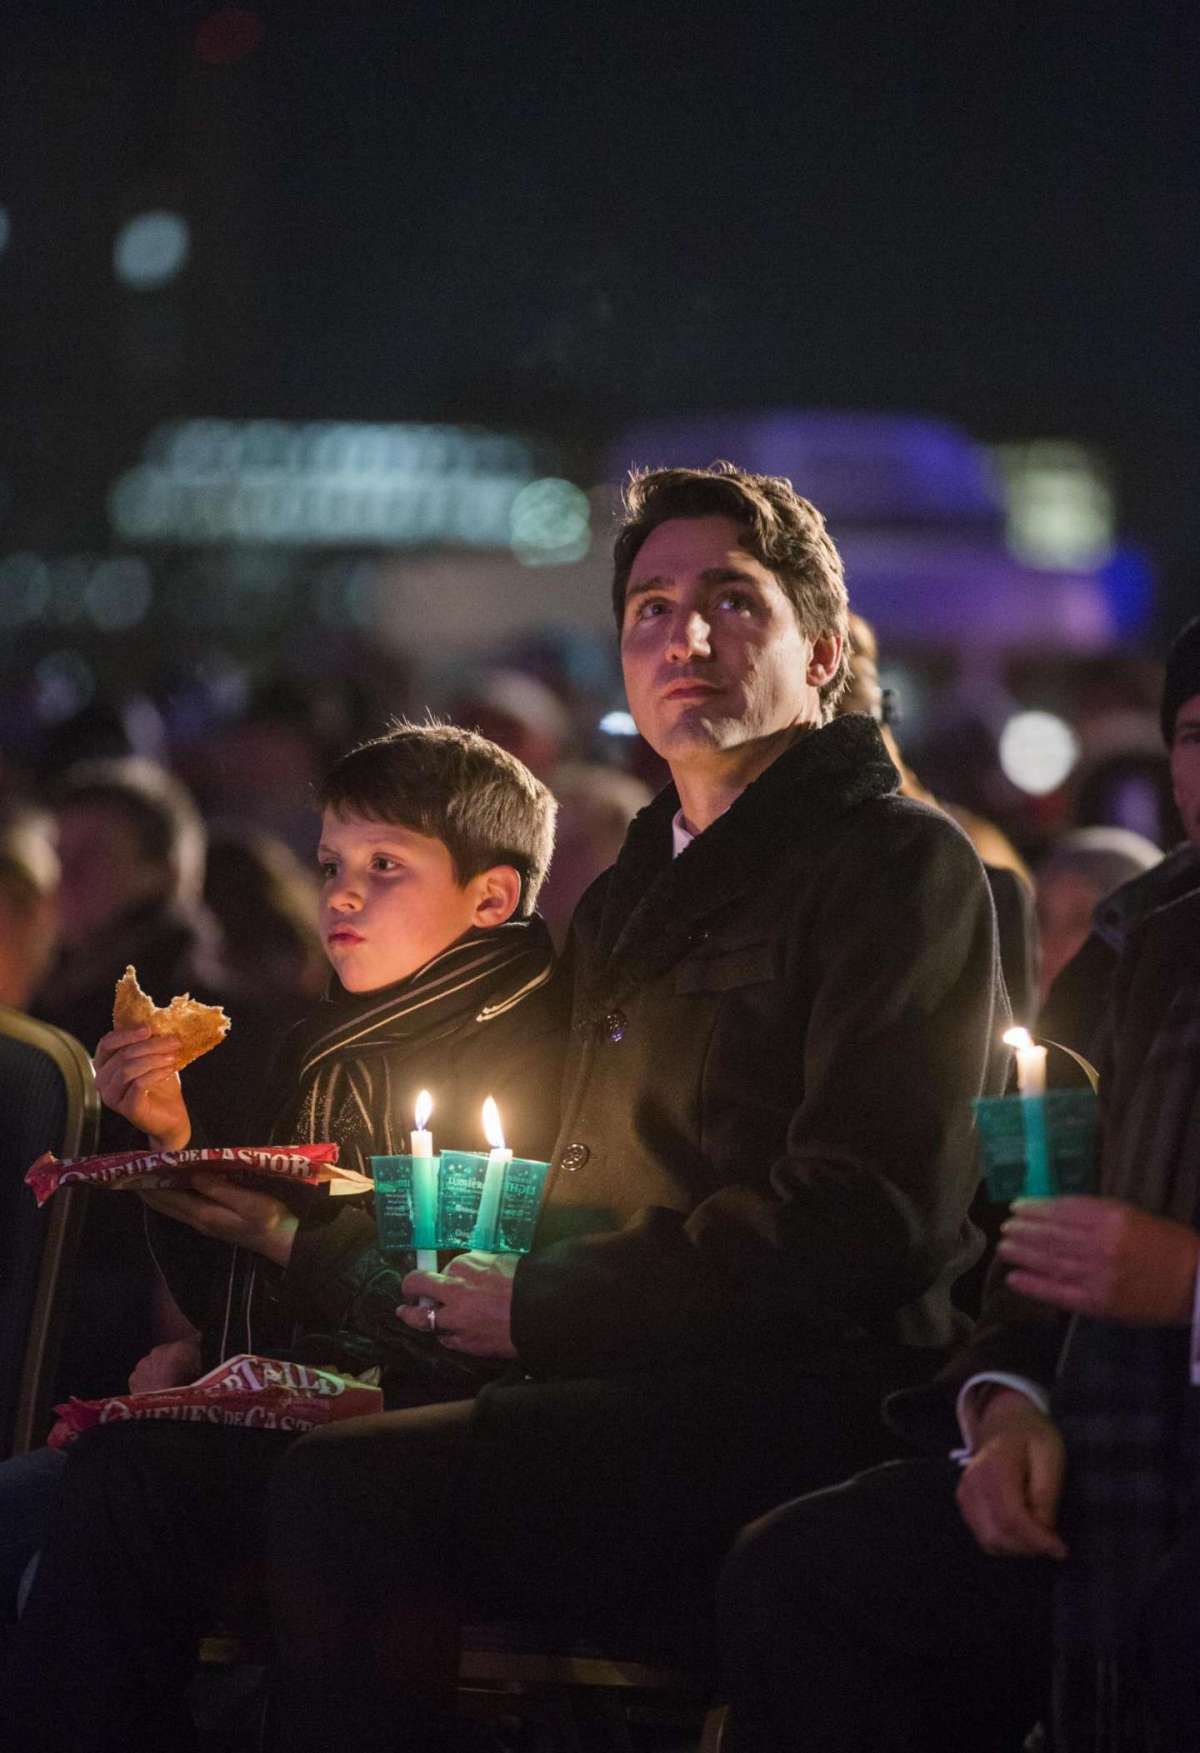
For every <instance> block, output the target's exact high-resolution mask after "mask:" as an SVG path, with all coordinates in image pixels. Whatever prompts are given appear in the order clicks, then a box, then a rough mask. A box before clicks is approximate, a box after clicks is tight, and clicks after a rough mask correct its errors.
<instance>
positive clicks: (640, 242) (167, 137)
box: [0, 0, 1200, 618]
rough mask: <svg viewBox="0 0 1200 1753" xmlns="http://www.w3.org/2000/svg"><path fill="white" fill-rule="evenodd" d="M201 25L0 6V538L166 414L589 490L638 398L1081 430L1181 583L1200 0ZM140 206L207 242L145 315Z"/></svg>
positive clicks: (289, 19) (306, 14)
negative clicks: (11, 486) (492, 440)
mask: <svg viewBox="0 0 1200 1753" xmlns="http://www.w3.org/2000/svg"><path fill="white" fill-rule="evenodd" d="M212 11H213V8H211V7H206V6H203V5H186V6H185V5H160V6H151V7H147V6H145V5H139V6H137V7H122V6H106V5H104V4H103V0H94V3H93V4H90V5H88V6H86V7H80V6H76V7H55V6H53V5H47V6H44V7H40V8H33V7H29V8H27V9H25V10H24V11H23V10H22V9H21V8H19V7H17V8H13V9H11V12H12V16H13V18H14V19H16V18H17V17H18V15H20V22H19V23H18V24H17V25H16V26H15V27H14V28H13V29H12V30H11V32H10V36H9V46H8V53H7V55H6V58H5V61H4V65H3V68H2V69H0V97H3V99H4V103H5V109H6V112H7V114H8V121H7V124H6V128H7V139H6V141H5V146H6V150H5V153H4V166H3V168H0V183H3V184H4V187H3V188H0V202H4V203H5V204H7V206H8V207H9V210H10V213H11V216H12V238H11V241H10V244H9V248H8V250H7V251H6V253H5V256H4V257H3V258H0V317H3V319H4V331H3V335H2V336H0V360H2V362H3V365H4V368H5V372H6V376H7V378H8V381H9V389H10V393H9V395H8V397H7V398H6V412H5V413H4V415H3V417H2V419H0V445H2V446H3V452H2V454H3V456H4V457H5V458H6V459H7V464H8V469H9V472H10V478H13V479H15V480H16V482H17V486H18V488H19V489H20V491H19V492H18V493H17V494H16V495H15V500H14V508H13V510H12V511H11V512H10V524H11V525H12V526H13V527H11V528H10V529H9V530H5V529H4V528H3V527H2V526H0V546H2V545H11V540H12V538H13V537H14V536H16V537H17V538H18V539H20V538H21V536H22V525H21V518H22V508H23V507H25V508H26V510H25V515H26V517H27V518H29V517H32V514H31V513H29V512H28V509H27V507H28V505H29V504H30V503H32V502H35V501H38V500H39V495H40V494H44V493H45V492H46V491H48V488H47V480H48V477H49V476H50V475H51V474H54V475H56V476H57V481H58V488H59V501H58V503H59V505H60V507H61V505H62V504H63V502H64V501H63V496H62V492H61V489H62V486H63V483H64V479H66V480H67V487H68V491H67V493H66V503H67V504H68V505H70V506H73V507H74V508H75V509H74V515H77V516H78V517H79V518H80V519H81V520H83V521H86V514H87V507H88V504H89V503H90V501H89V494H91V496H92V497H93V498H94V497H95V483H96V482H97V481H99V480H100V479H101V478H102V477H103V476H104V474H105V472H106V471H108V472H109V473H111V472H112V471H113V469H115V467H116V466H117V465H118V464H119V463H120V462H121V461H123V460H125V459H127V458H128V457H129V456H130V454H132V453H133V452H135V451H136V449H137V447H138V444H139V442H140V439H141V437H143V436H144V434H145V431H146V430H147V429H148V428H149V426H150V425H151V424H153V422H154V421H155V420H157V419H159V418H161V417H163V416H164V415H165V414H168V413H187V414H195V413H227V414H276V415H281V416H291V417H330V416H338V417H352V418H392V419H404V418H455V419H478V420H484V421H491V422H497V423H504V424H507V425H518V426H527V427H530V428H534V429H540V430H543V431H546V432H548V433H550V434H551V435H552V436H554V437H555V438H556V439H558V440H559V442H560V443H561V444H562V445H563V446H564V454H565V456H566V457H567V460H568V462H569V463H573V464H574V466H575V467H576V468H577V470H578V472H579V473H580V475H581V478H582V477H583V476H586V473H587V468H588V465H589V462H590V461H591V459H593V458H594V457H596V456H597V455H598V454H599V452H600V450H601V448H602V446H603V443H604V441H605V440H606V439H607V438H608V437H610V436H611V434H612V433H613V432H614V430H615V429H616V428H617V427H619V425H620V424H621V423H622V422H624V421H625V420H628V419H633V418H636V417H639V416H643V415H646V414H648V413H655V412H662V413H669V412H673V411H680V410H689V409H704V408H744V407H750V406H758V405H779V404H795V405H802V406H831V407H834V406H835V407H875V408H902V409H918V410H924V411H929V412H933V413H940V414H945V415H949V416H951V417H953V418H956V419H958V420H960V421H962V422H963V424H964V425H965V426H967V428H968V429H969V430H970V431H972V432H973V433H975V434H976V435H977V436H979V437H981V438H985V439H993V438H1003V437H1031V436H1039V435H1054V436H1073V437H1079V438H1082V439H1085V440H1089V441H1091V442H1093V443H1095V444H1097V445H1099V446H1100V447H1101V448H1102V449H1104V450H1105V451H1106V452H1107V453H1108V454H1109V455H1110V456H1111V457H1112V459H1113V461H1114V463H1115V465H1116V469H1117V479H1118V483H1119V486H1120V489H1121V495H1122V511H1123V519H1124V523H1125V526H1126V529H1127V531H1129V532H1130V533H1132V534H1133V535H1134V536H1135V537H1138V538H1140V539H1142V540H1143V541H1145V542H1146V543H1147V544H1148V545H1149V547H1150V548H1151V551H1152V552H1153V553H1154V555H1155V556H1156V558H1157V559H1158V560H1159V562H1160V564H1161V565H1162V566H1163V567H1164V568H1165V570H1166V572H1167V575H1168V582H1169V588H1170V590H1171V592H1172V593H1173V600H1174V603H1175V604H1176V606H1177V607H1178V609H1179V610H1181V611H1182V610H1183V609H1186V607H1187V606H1188V601H1189V599H1190V596H1191V595H1192V594H1193V593H1194V594H1195V595H1197V596H1200V591H1197V590H1196V580H1197V574H1198V571H1200V569H1197V568H1196V567H1195V565H1194V563H1193V561H1192V554H1193V551H1194V550H1195V549H1196V547H1197V544H1198V543H1200V512H1198V511H1197V509H1196V506H1195V503H1194V502H1195V501H1196V499H1197V494H1196V491H1195V481H1196V463H1197V461H1198V460H1200V397H1198V396H1197V364H1198V355H1200V341H1198V338H1197V319H1198V314H1200V299H1198V296H1197V294H1198V280H1200V235H1198V233H1200V225H1198V219H1197V203H1196V181H1197V176H1196V172H1197V165H1198V158H1200V154H1198V151H1197V141H1196V95H1195V94H1196V90H1197V74H1198V73H1200V15H1198V14H1197V12H1196V10H1195V8H1194V7H1192V6H1182V5H1181V6H1154V5H1144V6H1137V7H1133V6H1114V5H1108V6H1087V7H1084V6H1057V7H1056V6H1049V7H1042V8H1040V9H1038V12H1037V15H1036V16H1033V15H1032V9H1030V12H1029V14H1028V15H1027V14H1026V13H1025V11H1024V9H1019V8H1015V7H1013V6H1011V5H1003V6H1001V5H993V4H977V3H975V4H971V5H969V6H967V7H951V6H933V5H922V4H910V5H907V6H905V7H903V8H900V7H896V8H892V9H885V8H880V7H878V6H872V7H870V8H868V7H865V6H859V5H856V4H853V3H850V4H843V5H841V6H838V7H833V6H824V5H822V6H811V5H810V6H804V5H791V6H788V5H780V6H772V7H767V6H755V5H743V6H738V7H728V8H723V9H721V10H720V11H719V12H718V11H715V10H713V9H707V8H700V7H697V6H691V7H681V6H647V5H645V4H642V5H639V6H634V5H628V4H624V3H622V4H613V3H609V4H607V5H594V6H591V7H586V8H583V7H581V8H574V7H569V6H553V7H549V6H542V5H521V6H519V7H517V6H512V5H499V4H465V5H458V6H449V5H432V4H418V5H399V4H389V5H386V6H368V5H353V4H349V5H346V4H343V5H339V6H337V7H333V6H329V7H318V6H307V5H269V4H264V5H261V6H258V7H257V8H255V11H256V12H257V14H258V17H259V19H260V21H261V24H262V26H263V31H262V40H261V42H259V44H258V46H257V47H256V48H254V49H253V51H252V52H251V53H250V54H248V55H247V56H245V57H244V58H243V59H241V60H238V61H235V62H233V63H232V64H227V65H211V64H205V63H204V62H203V61H202V60H200V59H199V58H198V56H197V53H196V48H195V42H196V31H197V28H198V27H199V26H200V25H201V24H202V22H203V20H204V19H205V17H206V15H209V14H210V13H211V12H212ZM148 14H149V15H152V16H150V17H148V16H147V15H148ZM148 199H162V200H167V199H174V200H175V201H177V202H179V203H181V204H182V206H183V207H184V209H185V210H186V211H187V212H188V213H189V216H190V217H191V219H192V222H193V228H194V237H195V243H194V251H193V258H192V262H191V264H190V266H189V269H188V275H187V285H186V286H184V287H183V288H182V289H181V290H179V291H177V292H176V293H174V294H171V299H174V300H175V301H176V303H177V307H178V308H176V307H175V306H173V305H172V304H171V301H170V299H168V297H167V295H166V294H160V295H156V298H157V300H158V305H157V307H154V301H151V305H150V306H146V305H143V307H142V308H141V309H139V310H135V311H133V312H132V313H130V312H129V311H128V310H126V309H125V308H124V306H123V304H122V300H121V298H120V297H119V296H117V295H116V294H115V293H114V291H113V289H112V286H111V270H110V265H109V255H108V252H109V251H110V249H111V235H112V228H113V225H114V223H115V216H119V215H121V214H123V213H126V212H128V211H130V210H133V209H135V208H136V206H137V204H138V202H139V201H142V202H144V201H146V200H148ZM23 250H25V251H26V254H25V255H24V256H23V255H22V251H23ZM67 282H69V284H67ZM126 298H128V295H126ZM143 354H144V355H145V358H143V357H141V355H143ZM147 359H150V360H153V361H155V362H156V363H154V364H153V365H152V366H150V365H147V363H146V360H147ZM34 402H36V403H37V404H38V408H37V411H36V413H35V412H34V411H33V408H32V404H33V403H34ZM80 425H86V427H87V430H88V435H89V436H88V439H87V442H86V444H85V445H84V446H83V451H82V453H81V451H80V447H79V445H78V443H77V442H76V443H75V445H74V448H72V441H71V439H70V434H71V433H72V432H73V431H77V430H78V428H79V426H80ZM44 523H45V514H44V512H43V514H42V518H41V523H40V524H39V523H38V521H37V519H36V518H34V519H33V522H32V524H31V525H29V527H27V528H26V529H25V532H24V533H25V536H26V537H27V536H28V534H29V528H33V529H34V530H35V533H40V531H41V529H42V528H43V526H44ZM1172 612H1173V611H1172V610H1170V609H1165V610H1164V613H1166V614H1168V615H1170V614H1171V613H1172ZM1176 618H1177V616H1176Z"/></svg>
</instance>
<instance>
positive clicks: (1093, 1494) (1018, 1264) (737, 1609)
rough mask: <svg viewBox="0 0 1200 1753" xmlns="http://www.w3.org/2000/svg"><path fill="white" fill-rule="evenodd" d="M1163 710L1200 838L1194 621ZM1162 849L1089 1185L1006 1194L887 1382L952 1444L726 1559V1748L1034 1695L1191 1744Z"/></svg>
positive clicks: (1196, 921)
mask: <svg viewBox="0 0 1200 1753" xmlns="http://www.w3.org/2000/svg"><path fill="white" fill-rule="evenodd" d="M1163 728H1164V734H1165V736H1166V739H1167V742H1168V745H1169V747H1170V749H1171V770H1172V779H1173V783H1174V788H1175V795H1176V799H1177V802H1178V803H1179V807H1180V813H1181V815H1182V816H1183V819H1184V822H1185V825H1186V826H1187V829H1188V832H1189V834H1190V835H1193V836H1195V838H1196V841H1197V843H1200V621H1196V622H1192V623H1191V624H1190V626H1189V627H1188V628H1185V629H1184V632H1183V633H1182V634H1181V635H1180V637H1179V638H1178V639H1177V640H1176V642H1175V644H1174V646H1173V647H1172V650H1171V655H1170V659H1169V661H1168V667H1167V681H1166V687H1165V689H1164V698H1163ZM1180 862H1182V863H1183V864H1184V867H1185V868H1186V862H1187V861H1186V858H1185V857H1181V856H1180V855H1177V863H1180ZM1164 868H1165V867H1162V866H1160V867H1156V868H1155V869H1153V870H1151V871H1149V872H1148V873H1146V874H1145V875H1143V876H1140V877H1137V878H1135V879H1134V881H1133V882H1132V883H1130V884H1127V885H1126V887H1125V889H1124V890H1123V891H1119V893H1122V894H1125V895H1126V896H1127V897H1128V896H1129V895H1130V894H1131V893H1132V894H1133V895H1134V904H1133V905H1130V906H1129V907H1128V908H1127V911H1126V916H1125V920H1124V930H1123V935H1122V952H1121V955H1120V959H1119V961H1117V962H1116V963H1115V968H1113V969H1112V971H1110V972H1108V973H1107V975H1106V985H1107V988H1108V991H1109V1001H1108V1003H1107V1006H1106V1008H1105V1015H1104V1017H1103V1019H1101V1022H1102V1026H1101V1028H1100V1029H1099V1031H1098V1038H1099V1039H1100V1040H1101V1041H1102V1042H1103V1043H1105V1054H1104V1059H1103V1063H1102V1076H1101V1097H1102V1118H1103V1148H1102V1155H1101V1170H1100V1188H1101V1195H1102V1196H1098V1197H1083V1196H1079V1197H1073V1198H1061V1199H1048V1200H1032V1201H1024V1202H1022V1203H1021V1204H1019V1205H1018V1206H1016V1207H1015V1208H1014V1212H1013V1215H1012V1216H1011V1217H1010V1219H1009V1221H1008V1222H1007V1223H1006V1225H1005V1232H1004V1239H1003V1240H1002V1242H1001V1244H1000V1266H1001V1270H1000V1271H999V1272H998V1273H997V1274H995V1275H994V1284H993V1294H992V1297H991V1298H990V1300H989V1306H988V1308H987V1309H986V1310H985V1320H984V1322H983V1324H982V1325H981V1327H980V1329H979V1331H978V1332H977V1334H976V1335H975V1336H974V1338H973V1340H972V1342H971V1344H970V1345H969V1346H968V1347H967V1348H966V1349H965V1350H964V1351H963V1352H962V1353H961V1354H960V1355H959V1356H958V1357H957V1358H956V1359H954V1360H953V1361H952V1363H951V1365H950V1366H949V1367H948V1368H947V1369H946V1371H945V1372H944V1373H943V1375H942V1377H941V1379H940V1381H939V1382H938V1383H937V1384H935V1385H934V1386H933V1387H932V1388H928V1389H924V1390H919V1391H918V1392H917V1393H915V1394H910V1395H904V1396H901V1397H899V1398H898V1400H897V1401H896V1402H895V1403H894V1405H893V1407H892V1409H891V1416H892V1418H893V1420H894V1422H895V1423H896V1425H897V1427H898V1428H900V1429H902V1430H903V1431H904V1432H905V1433H906V1434H908V1435H910V1436H911V1437H912V1438H913V1439H914V1440H915V1441H917V1442H918V1443H919V1444H920V1445H921V1446H925V1447H937V1446H938V1444H939V1443H940V1444H941V1446H942V1448H943V1451H945V1450H946V1449H949V1447H950V1445H951V1442H952V1441H953V1440H954V1439H953V1436H952V1434H951V1433H952V1432H953V1430H954V1424H955V1419H954V1413H955V1410H957V1417H958V1425H959V1428H960V1431H961V1439H960V1440H961V1441H962V1443H963V1448H962V1449H961V1450H960V1451H959V1452H958V1453H957V1454H955V1455H953V1456H951V1457H950V1458H949V1459H945V1460H941V1459H939V1460H928V1461H910V1462H903V1463H899V1464H893V1465H890V1466H885V1467H881V1468H878V1469H876V1470H874V1471H873V1472H870V1473H867V1474H865V1475H862V1476H861V1477H859V1478H857V1479H854V1480H851V1481H850V1482H849V1483H848V1484H846V1485H844V1486H841V1487H839V1488H838V1489H836V1490H833V1491H827V1492H822V1493H819V1494H817V1495H815V1496H812V1497H809V1498H806V1499H802V1500H801V1501H799V1502H796V1503H793V1504H790V1505H787V1506H785V1507H784V1508H783V1509H782V1510H780V1511H778V1512H776V1513H775V1514H774V1515H772V1516H770V1517H768V1518H767V1519H766V1520H764V1521H763V1522H761V1523H759V1524H758V1525H757V1527H755V1528H752V1529H750V1530H749V1532H748V1535H747V1537H746V1538H745V1539H744V1541H743V1542H742V1544H741V1547H740V1549H739V1550H738V1552H737V1553H736V1554H735V1556H734V1558H733V1559H732V1561H731V1563H730V1564H729V1566H728V1568H727V1571H726V1575H725V1577H724V1580H723V1585H722V1606H723V1618H724V1643H725V1660H726V1671H727V1674H728V1679H729V1686H730V1692H731V1696H732V1699H733V1704H734V1719H735V1729H734V1738H733V1745H734V1747H735V1748H736V1750H737V1753H766V1750H767V1749H770V1750H771V1753H786V1750H787V1749H788V1748H791V1747H796V1748H801V1747H803V1748H804V1749H805V1753H851V1750H855V1753H857V1750H858V1749H860V1748H864V1747H870V1748H872V1749H873V1750H874V1753H924V1750H925V1749H927V1748H929V1747H933V1746H943V1745H944V1746H955V1747H957V1746H962V1747H970V1748H971V1749H972V1753H992V1750H994V1753H1012V1750H1013V1749H1015V1748H1018V1747H1020V1745H1021V1743H1022V1740H1023V1737H1024V1733H1025V1731H1027V1730H1028V1729H1029V1728H1030V1727H1031V1725H1032V1724H1033V1723H1034V1722H1035V1721H1036V1720H1037V1718H1038V1717H1039V1716H1041V1715H1043V1714H1049V1715H1050V1716H1051V1717H1052V1719H1053V1730H1054V1733H1053V1746H1054V1748H1055V1749H1056V1753H1127V1750H1129V1753H1132V1750H1133V1749H1138V1750H1144V1749H1146V1748H1148V1747H1150V1746H1153V1747H1154V1748H1156V1749H1162V1750H1163V1753H1195V1749H1196V1747H1197V1746H1200V1691H1198V1690H1197V1688H1196V1686H1195V1669H1194V1649H1195V1639H1196V1634H1197V1630H1198V1629H1200V1589H1198V1588H1197V1585H1196V1580H1195V1579H1196V1577H1197V1576H1198V1575H1200V1570H1198V1567H1197V1558H1198V1557H1200V1537H1198V1529H1197V1524H1196V1519H1195V1512H1194V1506H1195V1502H1196V1498H1195V1486H1196V1475H1197V1460H1198V1459H1200V1394H1198V1392H1197V1388H1196V1386H1195V1383H1196V1382H1197V1381H1200V1369H1198V1367H1197V1364H1196V1361H1195V1360H1196V1358H1197V1356H1200V1350H1198V1344H1197V1337H1196V1332H1195V1329H1194V1328H1193V1330H1192V1331H1191V1332H1189V1326H1190V1325H1191V1324H1192V1323H1193V1322H1194V1320H1195V1313H1194V1311H1195V1309H1196V1287H1197V1264H1198V1262H1200V1236H1198V1234H1197V1227H1198V1226H1200V895H1197V893H1195V883H1194V881H1193V885H1192V892H1190V893H1189V892H1186V891H1185V892H1184V893H1183V894H1182V896H1180V895H1178V894H1174V895H1172V894H1171V893H1170V890H1169V889H1168V891H1167V893H1168V899H1167V903H1166V905H1163V906H1160V907H1158V908H1157V909H1155V908H1153V906H1152V905H1151V906H1149V907H1147V906H1146V904H1145V901H1144V895H1145V892H1146V890H1147V889H1149V890H1150V891H1151V892H1153V887H1154V883H1155V879H1157V878H1158V877H1159V874H1160V871H1161V870H1163V869H1164ZM1139 888H1141V889H1142V891H1143V895H1142V897H1141V899H1142V905H1141V906H1140V907H1137V906H1136V904H1137V901H1138V899H1139V897H1138V896H1137V894H1136V891H1138V890H1139ZM1160 892H1161V891H1160ZM1135 908H1136V912H1137V915H1138V916H1135ZM1108 954H1109V958H1110V962H1111V961H1112V960H1113V958H1112V952H1111V951H1109V952H1108ZM1079 1044H1081V1045H1082V1044H1083V1043H1079ZM1005 1274H1007V1281H1006V1282H1005V1281H1004V1278H1005ZM1071 1317H1075V1319H1074V1321H1073V1323H1072V1324H1071V1326H1070V1328H1069V1329H1068V1327H1067V1322H1068V1320H1069V1319H1070V1318H1071ZM1189 1354H1190V1357H1189ZM958 1460H965V1463H966V1464H965V1466H964V1467H963V1469H962V1472H961V1476H960V1475H959V1470H958V1467H957V1466H956V1464H955V1463H956V1461H958ZM1068 1462H1069V1463H1070V1466H1069V1471H1065V1470H1066V1467H1067V1463H1068ZM1064 1473H1065V1493H1064ZM1148 1736H1149V1737H1150V1738H1149V1739H1148V1738H1147V1737H1148Z"/></svg>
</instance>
